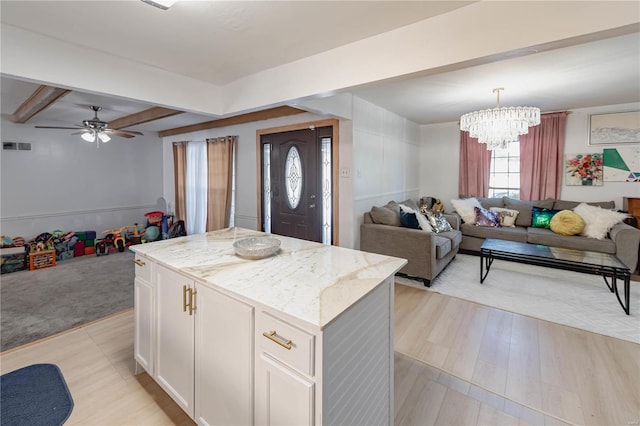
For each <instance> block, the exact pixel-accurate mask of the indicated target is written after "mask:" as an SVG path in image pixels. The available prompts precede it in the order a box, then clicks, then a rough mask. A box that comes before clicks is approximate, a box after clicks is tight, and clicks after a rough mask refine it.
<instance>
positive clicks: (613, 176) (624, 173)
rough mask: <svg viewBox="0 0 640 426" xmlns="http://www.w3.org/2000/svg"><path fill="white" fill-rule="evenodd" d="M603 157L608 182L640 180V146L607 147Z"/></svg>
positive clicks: (605, 177) (605, 178)
mask: <svg viewBox="0 0 640 426" xmlns="http://www.w3.org/2000/svg"><path fill="white" fill-rule="evenodd" d="M602 157H603V164H604V180H605V181H606V182H640V146H639V147H624V148H605V149H604V150H603V153H602Z"/></svg>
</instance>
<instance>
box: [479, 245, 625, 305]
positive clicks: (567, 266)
mask: <svg viewBox="0 0 640 426" xmlns="http://www.w3.org/2000/svg"><path fill="white" fill-rule="evenodd" d="M494 259H500V260H508V261H510V262H520V263H526V264H528V265H538V266H545V267H548V268H556V269H564V270H567V271H575V272H582V273H585V274H592V275H601V276H602V278H603V279H604V282H605V284H607V287H608V288H609V290H610V291H611V293H615V294H616V297H617V298H618V302H620V306H622V309H623V310H624V312H625V313H626V314H627V315H629V283H630V281H631V271H630V270H629V268H628V267H627V266H626V265H625V264H624V263H622V262H621V261H620V259H618V258H617V257H616V256H615V255H613V254H607V253H597V252H593V251H583V250H572V249H565V248H559V247H549V246H544V245H541V244H527V243H518V242H515V241H505V240H495V239H492V238H488V239H486V240H485V241H484V243H483V244H482V247H480V284H482V283H483V282H484V280H485V278H487V275H488V274H489V269H490V268H491V264H492V263H493V261H494ZM485 268H486V272H485ZM607 278H610V279H611V283H609V281H608V280H607ZM617 280H621V281H623V282H624V302H623V301H622V299H621V298H620V294H619V293H618V282H617Z"/></svg>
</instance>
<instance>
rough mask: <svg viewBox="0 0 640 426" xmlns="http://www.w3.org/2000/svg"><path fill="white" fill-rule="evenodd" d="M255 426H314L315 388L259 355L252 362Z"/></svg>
mask: <svg viewBox="0 0 640 426" xmlns="http://www.w3.org/2000/svg"><path fill="white" fill-rule="evenodd" d="M255 386H256V403H255V407H256V424H257V425H272V426H275V425H313V424H315V421H314V420H315V413H314V406H315V403H314V398H315V385H314V383H313V382H312V381H310V380H309V379H307V378H305V377H304V376H301V375H300V374H298V373H296V372H295V371H293V370H292V369H290V368H288V367H287V366H285V365H284V364H281V363H280V362H278V361H277V360H275V359H273V358H272V357H271V356H269V355H268V354H265V353H264V352H261V353H260V354H259V355H258V357H257V359H256V384H255Z"/></svg>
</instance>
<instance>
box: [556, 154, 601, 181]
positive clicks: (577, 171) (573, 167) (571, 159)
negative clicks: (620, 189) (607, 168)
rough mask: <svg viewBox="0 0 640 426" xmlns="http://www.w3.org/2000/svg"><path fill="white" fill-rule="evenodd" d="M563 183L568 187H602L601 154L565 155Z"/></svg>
mask: <svg viewBox="0 0 640 426" xmlns="http://www.w3.org/2000/svg"><path fill="white" fill-rule="evenodd" d="M565 170H566V177H565V183H566V184H567V185H570V186H601V185H602V154H599V153H594V154H567V156H566V161H565Z"/></svg>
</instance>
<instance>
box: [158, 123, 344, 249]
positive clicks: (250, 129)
mask: <svg viewBox="0 0 640 426" xmlns="http://www.w3.org/2000/svg"><path fill="white" fill-rule="evenodd" d="M326 118H327V117H326V116H319V115H316V114H311V113H304V114H298V115H293V116H288V117H280V118H274V119H271V120H262V121H256V122H253V123H247V124H242V125H236V126H229V127H222V128H218V129H210V130H203V131H199V132H192V133H188V134H182V135H177V136H171V137H166V138H164V140H163V146H164V148H163V149H164V160H163V168H164V197H165V199H166V200H167V201H168V202H171V204H172V208H173V206H175V204H174V203H175V185H174V179H173V148H172V143H173V142H177V141H196V140H205V139H206V138H214V137H220V136H227V135H237V136H238V144H237V147H236V149H237V163H236V164H237V169H236V209H235V217H234V218H235V225H236V226H238V227H243V228H248V229H258V200H257V197H258V181H257V156H256V132H257V131H258V130H260V129H268V128H272V127H279V126H286V125H290V124H297V123H306V122H312V121H319V120H325V119H326ZM339 127H340V133H339V137H340V142H339V144H340V151H339V155H340V164H339V165H338V167H339V168H350V167H351V140H350V139H351V138H350V134H349V133H348V129H350V123H349V122H348V121H340V123H339ZM345 131H347V132H345ZM339 192H340V194H339V196H340V201H341V204H340V209H339V213H338V214H339V217H338V221H339V224H340V228H339V229H340V235H339V237H338V238H339V244H340V245H341V246H345V247H348V246H349V244H351V241H352V236H351V228H350V227H348V224H349V223H350V222H351V217H350V214H351V210H349V209H348V199H349V198H351V185H350V182H349V181H348V180H347V179H344V182H343V179H341V181H340V183H339ZM343 202H344V205H343V204H342V203H343ZM345 207H346V208H345ZM343 225H344V226H343Z"/></svg>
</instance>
